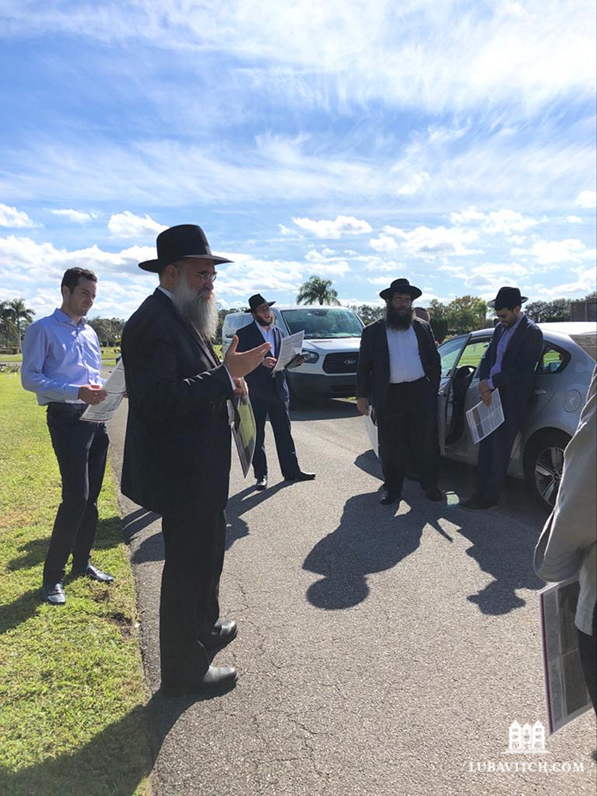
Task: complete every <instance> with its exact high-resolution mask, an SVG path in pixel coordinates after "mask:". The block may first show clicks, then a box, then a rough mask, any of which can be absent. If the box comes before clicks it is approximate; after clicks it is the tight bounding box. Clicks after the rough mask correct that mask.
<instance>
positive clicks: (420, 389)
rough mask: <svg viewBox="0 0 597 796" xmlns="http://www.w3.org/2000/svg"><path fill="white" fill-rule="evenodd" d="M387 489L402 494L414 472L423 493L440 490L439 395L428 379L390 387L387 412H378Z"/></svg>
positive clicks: (380, 453) (383, 410)
mask: <svg viewBox="0 0 597 796" xmlns="http://www.w3.org/2000/svg"><path fill="white" fill-rule="evenodd" d="M377 429H378V441H379V458H380V460H381V468H382V471H383V477H384V487H385V488H386V489H387V490H388V492H391V493H392V494H393V495H401V494H402V483H403V481H404V476H405V475H407V474H408V475H410V474H412V473H413V472H415V473H416V474H417V475H418V477H419V478H420V481H421V486H422V487H423V489H432V488H433V487H436V486H437V482H438V479H439V443H438V436H437V433H438V432H437V391H436V390H435V389H434V387H433V386H432V384H431V382H429V381H428V380H427V379H426V378H422V379H418V380H417V381H410V382H403V383H402V384H390V385H389V388H388V398H387V402H386V408H385V409H382V410H378V412H377Z"/></svg>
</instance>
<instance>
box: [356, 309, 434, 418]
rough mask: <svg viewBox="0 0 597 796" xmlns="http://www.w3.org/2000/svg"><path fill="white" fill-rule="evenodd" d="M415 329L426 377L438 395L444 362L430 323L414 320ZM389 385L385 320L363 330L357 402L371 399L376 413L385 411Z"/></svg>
mask: <svg viewBox="0 0 597 796" xmlns="http://www.w3.org/2000/svg"><path fill="white" fill-rule="evenodd" d="M413 329H414V330H415V334H416V335H417V341H418V343H419V355H420V357H421V364H422V365H423V371H424V372H425V376H426V377H427V378H428V379H429V381H430V382H431V384H432V385H433V388H434V390H435V391H436V392H437V390H438V389H439V383H440V379H441V372H442V366H441V360H440V357H439V354H438V353H437V346H436V345H435V338H434V337H433V332H432V331H431V326H430V325H429V324H428V323H427V321H423V320H421V319H420V318H413ZM389 384H390V352H389V350H388V338H387V337H386V322H385V320H383V319H382V320H379V321H375V323H371V324H370V325H369V326H366V327H365V328H364V329H363V334H362V336H361V348H360V352H359V365H358V368H357V398H368V399H369V401H370V402H371V404H372V406H373V408H374V409H375V411H380V410H383V409H385V408H386V402H387V398H388V387H389Z"/></svg>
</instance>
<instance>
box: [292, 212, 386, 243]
mask: <svg viewBox="0 0 597 796" xmlns="http://www.w3.org/2000/svg"><path fill="white" fill-rule="evenodd" d="M292 220H293V222H294V223H295V224H296V225H297V227H301V228H302V229H305V230H307V232H312V233H314V234H315V235H316V236H317V237H318V238H340V237H342V236H343V235H362V234H363V233H365V232H371V226H370V225H369V224H368V223H367V222H366V221H361V220H360V219H358V218H354V216H337V217H336V220H335V221H313V220H312V219H310V218H293V219H292Z"/></svg>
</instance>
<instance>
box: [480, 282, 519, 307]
mask: <svg viewBox="0 0 597 796" xmlns="http://www.w3.org/2000/svg"><path fill="white" fill-rule="evenodd" d="M525 301H528V298H527V297H526V296H521V295H520V290H519V289H518V288H517V287H501V288H500V289H499V290H498V294H497V296H496V297H495V298H494V299H493V301H488V302H487V306H488V307H493V308H494V309H496V310H503V309H504V307H507V308H508V309H511V308H512V307H520V305H521V304H524V303H525Z"/></svg>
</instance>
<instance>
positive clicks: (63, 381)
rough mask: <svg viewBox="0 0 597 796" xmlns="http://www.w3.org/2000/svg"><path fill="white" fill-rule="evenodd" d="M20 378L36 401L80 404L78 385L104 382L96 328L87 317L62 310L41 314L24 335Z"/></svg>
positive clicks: (41, 402)
mask: <svg viewBox="0 0 597 796" xmlns="http://www.w3.org/2000/svg"><path fill="white" fill-rule="evenodd" d="M22 349H23V366H22V368H21V382H22V384H23V387H24V388H25V389H26V390H30V391H31V392H34V393H36V394H37V403H38V404H39V405H40V406H45V405H46V404H49V403H51V402H53V401H56V402H60V403H67V404H80V403H83V401H81V400H80V398H79V387H86V386H87V385H88V384H103V379H102V378H101V367H102V355H101V351H100V345H99V340H98V338H97V334H96V333H95V331H94V330H93V329H92V328H91V326H89V324H88V323H87V321H86V320H85V318H81V320H80V322H79V323H78V324H75V322H74V321H73V320H72V319H71V318H69V316H68V315H66V314H65V313H64V312H62V310H58V309H57V310H54V312H53V313H52V315H48V316H47V317H46V318H40V320H39V321H35V323H32V324H31V326H29V327H28V328H27V331H26V332H25V337H24V339H23V346H22Z"/></svg>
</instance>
